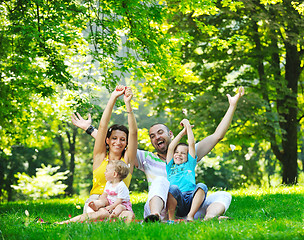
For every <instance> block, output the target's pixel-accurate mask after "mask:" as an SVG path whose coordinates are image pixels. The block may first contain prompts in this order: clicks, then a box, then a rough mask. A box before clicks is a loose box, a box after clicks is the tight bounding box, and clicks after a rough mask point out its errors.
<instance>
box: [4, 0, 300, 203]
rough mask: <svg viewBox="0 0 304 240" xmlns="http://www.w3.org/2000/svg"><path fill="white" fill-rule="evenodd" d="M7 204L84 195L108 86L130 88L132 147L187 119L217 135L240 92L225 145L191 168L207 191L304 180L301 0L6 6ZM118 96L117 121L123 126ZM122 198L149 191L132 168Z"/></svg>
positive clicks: (199, 130)
mask: <svg viewBox="0 0 304 240" xmlns="http://www.w3.org/2000/svg"><path fill="white" fill-rule="evenodd" d="M0 11H1V15H0V20H1V21H0V26H1V32H0V37H1V39H0V69H1V75H0V78H1V80H0V93H1V98H0V109H1V110H0V199H1V202H6V201H16V200H26V199H34V200H36V199H39V198H49V197H58V195H59V194H60V195H61V196H67V197H73V196H82V197H84V196H87V195H88V194H89V190H90V187H91V181H92V152H93V145H94V140H93V138H92V137H91V136H89V135H87V134H86V133H85V132H84V131H83V130H81V129H77V128H76V127H74V126H73V125H72V124H71V114H72V113H73V112H76V111H77V112H79V113H80V114H82V116H83V117H84V118H87V115H88V114H89V113H90V114H91V115H92V124H93V126H95V127H97V126H98V123H99V120H100V118H101V114H102V111H103V109H104V107H105V104H106V102H107V100H108V98H109V92H111V91H113V89H114V88H115V86H116V85H118V84H124V85H128V86H132V88H133V90H134V92H135V97H134V104H135V106H136V107H135V110H134V112H135V116H136V119H137V122H138V127H139V148H141V149H145V150H151V151H153V147H152V146H151V144H150V140H149V136H148V128H149V127H150V126H151V125H152V124H153V123H155V122H162V123H166V124H167V125H168V127H169V128H170V129H172V130H173V132H174V134H177V133H178V132H179V131H180V129H181V128H180V127H179V122H180V121H181V120H182V119H183V118H185V117H186V118H188V119H190V122H191V123H192V124H194V125H195V127H194V135H195V138H196V140H200V139H203V138H204V137H206V136H208V135H210V134H212V133H213V132H214V131H215V128H216V126H217V125H218V123H219V122H220V120H221V119H222V117H223V116H224V114H225V111H226V110H227V108H228V106H229V104H228V100H227V97H226V94H231V95H234V94H235V93H236V91H237V89H238V87H239V86H244V88H245V96H244V97H243V98H241V100H240V101H239V104H238V107H237V110H236V112H235V115H234V119H233V121H232V124H231V126H230V128H229V130H228V132H227V134H226V136H225V138H224V139H223V140H222V141H221V142H220V143H219V144H218V145H217V146H216V148H215V149H214V150H213V151H212V152H211V153H210V154H208V156H206V157H205V158H204V159H203V160H202V161H201V162H200V163H199V164H198V166H197V181H201V182H204V183H206V184H207V185H208V187H209V188H210V189H226V190H233V189H234V190H236V189H242V188H249V187H256V188H261V187H263V188H269V187H277V186H279V185H281V184H286V185H295V184H297V185H299V186H301V185H302V184H303V182H304V164H303V163H304V135H303V128H304V120H303V119H304V118H303V117H304V97H303V90H304V89H303V87H304V85H303V83H304V76H303V71H302V70H303V63H304V62H303V53H304V47H303V46H304V44H303V42H304V4H303V3H301V1H288V0H284V1H280V0H272V1H267V0H260V1H257V0H242V1H230V0H224V1H216V0H202V1H193V0H192V1H191V0H185V1H143V2H138V1H132V0H130V1H126V0H125V1H123V0H117V1H64V0H58V1H44V0H36V1H23V0H13V1H1V2H0ZM126 117H127V115H126V114H125V112H124V106H123V102H122V101H119V102H118V103H117V105H116V108H115V113H114V114H113V117H112V123H121V124H126V123H127V121H126ZM130 190H131V191H132V192H143V191H146V190H147V183H146V181H145V176H144V174H143V173H141V172H140V171H139V170H135V173H134V175H133V178H132V182H131V186H130Z"/></svg>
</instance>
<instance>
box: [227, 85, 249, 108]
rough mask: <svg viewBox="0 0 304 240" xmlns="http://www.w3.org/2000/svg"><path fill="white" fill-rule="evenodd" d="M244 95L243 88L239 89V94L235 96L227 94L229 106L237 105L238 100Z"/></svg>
mask: <svg viewBox="0 0 304 240" xmlns="http://www.w3.org/2000/svg"><path fill="white" fill-rule="evenodd" d="M244 94H245V90H244V87H240V88H239V92H238V93H237V94H235V96H234V97H231V96H230V94H227V97H228V101H229V104H230V106H235V105H236V104H237V103H238V101H239V99H240V98H241V97H242V96H244Z"/></svg>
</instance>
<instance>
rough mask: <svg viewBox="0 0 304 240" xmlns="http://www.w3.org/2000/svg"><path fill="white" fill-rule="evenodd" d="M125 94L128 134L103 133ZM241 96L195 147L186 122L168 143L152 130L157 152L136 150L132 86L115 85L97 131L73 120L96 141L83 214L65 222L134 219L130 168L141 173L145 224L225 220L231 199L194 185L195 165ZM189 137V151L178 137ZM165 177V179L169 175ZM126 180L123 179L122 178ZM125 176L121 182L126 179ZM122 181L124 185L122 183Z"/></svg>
mask: <svg viewBox="0 0 304 240" xmlns="http://www.w3.org/2000/svg"><path fill="white" fill-rule="evenodd" d="M122 95H124V102H125V105H126V111H127V113H128V125H129V131H128V129H127V128H126V127H124V126H121V125H113V126H111V127H110V128H109V129H107V127H108V124H109V121H110V118H111V114H112V110H113V107H114V104H115V102H116V100H117V98H118V97H119V96H122ZM243 95H244V88H243V87H240V88H239V92H238V93H237V94H236V95H235V96H234V97H231V96H230V95H229V94H227V97H228V101H229V108H228V110H227V112H226V114H225V116H224V117H223V119H222V121H221V122H220V124H219V125H218V127H217V128H216V130H215V132H214V133H213V134H212V135H210V136H208V137H206V138H204V139H203V140H201V141H200V142H198V143H197V144H194V136H193V132H192V127H191V125H190V123H189V121H188V120H186V119H184V120H182V121H181V125H182V126H183V127H184V128H183V130H182V131H181V132H180V133H179V134H178V135H177V137H176V138H175V139H174V140H173V141H172V140H171V139H172V138H173V133H172V132H171V131H170V130H169V129H168V127H167V126H166V125H164V124H159V123H157V124H154V125H152V126H151V127H150V130H149V136H150V140H151V143H152V145H153V147H154V148H155V150H156V153H155V154H154V153H151V152H148V151H144V150H139V149H137V124H136V120H135V117H134V113H133V110H132V107H131V99H132V97H133V93H132V90H131V88H130V87H124V86H118V87H117V88H116V89H115V90H114V91H113V92H112V94H111V97H110V99H109V101H108V104H107V106H106V108H105V110H104V112H103V115H102V118H101V120H100V124H99V127H98V130H97V129H95V128H94V127H93V126H92V125H91V117H90V115H89V118H88V120H84V119H83V118H82V117H81V116H80V115H79V114H78V113H77V116H76V115H73V116H72V122H73V124H74V125H75V126H77V127H80V128H82V129H83V130H85V131H86V132H87V133H88V134H90V135H91V136H92V137H94V138H95V139H96V140H95V145H94V153H93V187H92V190H91V192H90V197H89V199H88V200H87V201H86V202H85V206H84V210H83V214H81V215H79V216H76V217H74V218H71V219H69V220H67V221H62V222H60V223H69V222H83V221H95V220H100V219H105V218H113V217H115V218H116V217H117V218H121V219H124V220H125V221H126V222H130V221H132V220H133V219H134V218H135V215H134V213H133V211H132V208H131V203H130V202H129V199H130V198H129V194H128V189H127V187H129V185H130V181H131V177H132V173H133V167H134V166H136V167H137V168H138V169H140V170H142V171H144V172H145V174H146V177H147V180H148V186H149V193H148V200H147V202H146V204H145V207H144V221H145V222H154V221H165V220H167V219H168V215H169V219H170V220H174V218H175V213H176V214H177V216H178V217H187V219H188V220H189V221H192V220H193V219H198V218H201V219H203V220H209V219H211V218H214V217H218V218H225V217H224V216H223V214H224V213H225V212H226V211H227V209H228V208H229V206H230V203H231V195H230V194H229V193H228V192H225V191H218V192H215V193H212V194H210V195H208V196H207V191H208V189H207V187H206V185H205V184H202V183H199V184H196V183H195V172H194V169H195V166H196V163H197V162H198V161H200V160H201V159H202V158H203V157H204V156H205V155H206V154H208V153H209V152H210V151H211V150H212V149H213V148H214V146H215V145H216V144H217V143H218V142H219V141H220V140H221V139H222V138H223V137H224V135H225V133H226V131H227V129H228V127H229V125H230V123H231V120H232V118H233V115H234V112H235V109H236V106H237V103H238V100H239V99H240V97H241V96H243ZM184 135H187V136H188V143H189V146H187V145H184V144H178V143H179V141H180V140H181V138H182V136H184ZM117 161H118V162H124V163H126V164H125V165H127V166H128V169H129V174H128V175H127V176H126V174H125V173H124V174H122V173H121V171H120V170H119V169H118V168H116V167H117V166H116V165H117ZM167 173H168V175H167ZM125 176H126V177H125ZM124 177H125V178H124ZM122 179H123V182H124V183H123V182H122Z"/></svg>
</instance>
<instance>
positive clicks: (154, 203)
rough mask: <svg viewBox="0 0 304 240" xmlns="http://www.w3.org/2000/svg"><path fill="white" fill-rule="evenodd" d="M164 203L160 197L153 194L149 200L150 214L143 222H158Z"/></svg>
mask: <svg viewBox="0 0 304 240" xmlns="http://www.w3.org/2000/svg"><path fill="white" fill-rule="evenodd" d="M164 206H165V204H164V201H163V199H162V198H160V197H159V196H154V197H152V198H151V199H150V201H149V207H150V215H149V216H147V217H146V218H145V220H144V221H145V222H159V221H160V213H161V211H162V210H163V208H164Z"/></svg>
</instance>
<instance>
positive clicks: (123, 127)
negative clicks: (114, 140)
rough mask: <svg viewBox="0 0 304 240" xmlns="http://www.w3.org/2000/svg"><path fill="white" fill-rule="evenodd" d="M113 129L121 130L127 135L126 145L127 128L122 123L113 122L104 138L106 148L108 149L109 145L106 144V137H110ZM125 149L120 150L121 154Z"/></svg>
mask: <svg viewBox="0 0 304 240" xmlns="http://www.w3.org/2000/svg"><path fill="white" fill-rule="evenodd" d="M114 130H120V131H123V132H124V133H125V134H126V135H127V146H128V138H129V129H128V128H127V127H126V126H124V125H119V124H114V125H112V126H111V127H109V128H108V132H107V137H106V139H105V142H106V146H107V149H109V145H108V144H107V138H110V137H111V135H112V132H113V131H114ZM125 151H126V150H125V149H124V150H123V151H122V156H123V155H124V154H125Z"/></svg>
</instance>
